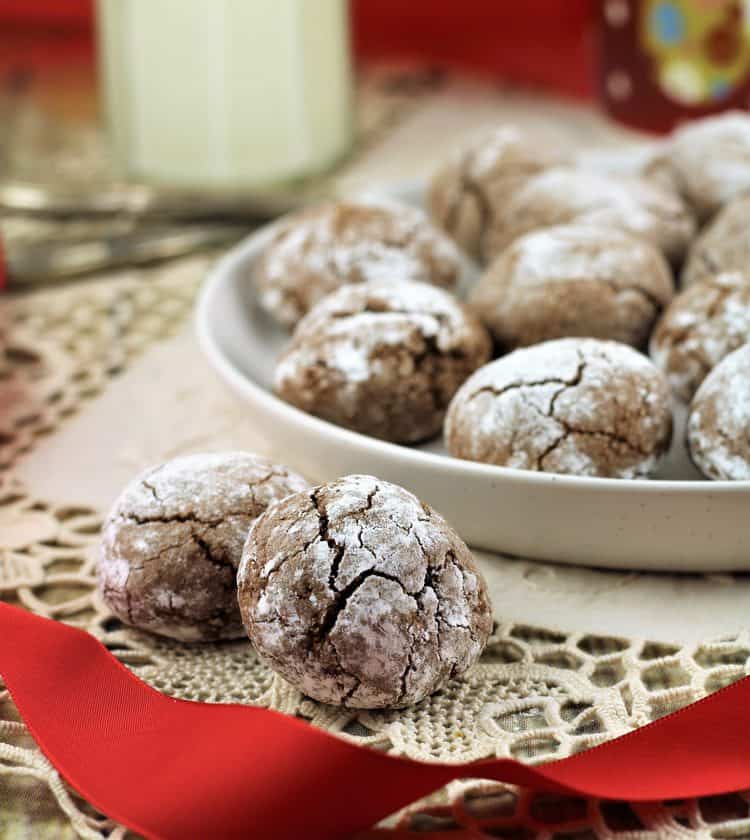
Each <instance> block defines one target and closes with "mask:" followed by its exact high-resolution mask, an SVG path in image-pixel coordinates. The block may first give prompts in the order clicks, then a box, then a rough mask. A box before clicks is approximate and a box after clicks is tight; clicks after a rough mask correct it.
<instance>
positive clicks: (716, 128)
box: [667, 111, 750, 219]
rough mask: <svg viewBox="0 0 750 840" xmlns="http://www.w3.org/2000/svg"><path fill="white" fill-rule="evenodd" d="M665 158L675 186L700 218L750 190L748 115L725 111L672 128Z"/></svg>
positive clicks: (749, 127) (749, 123) (749, 122)
mask: <svg viewBox="0 0 750 840" xmlns="http://www.w3.org/2000/svg"><path fill="white" fill-rule="evenodd" d="M667 160H668V163H669V166H670V168H671V170H672V173H673V178H674V181H675V183H676V185H677V187H678V189H679V190H680V191H681V192H682V194H683V195H684V196H685V197H686V198H687V200H688V201H689V202H690V204H691V205H692V206H693V207H694V208H695V210H696V212H697V213H698V215H699V217H700V218H702V219H707V218H710V217H711V216H712V215H713V214H714V213H715V212H716V211H717V210H719V209H720V208H721V207H722V206H723V205H724V204H726V203H727V202H729V201H731V200H732V199H733V198H736V197H737V196H738V195H741V194H742V193H745V192H747V191H748V190H750V116H749V115H748V114H747V113H745V112H744V111H728V112H726V113H724V114H719V115H718V116H713V117H706V118H705V119H702V120H695V121H693V122H688V123H686V124H685V125H684V126H681V127H680V128H678V129H677V131H675V133H674V135H673V137H672V139H671V141H670V143H669V145H668V154H667Z"/></svg>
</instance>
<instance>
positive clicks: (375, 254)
mask: <svg viewBox="0 0 750 840" xmlns="http://www.w3.org/2000/svg"><path fill="white" fill-rule="evenodd" d="M461 271H462V258H461V255H460V253H459V251H458V249H457V248H456V247H455V245H454V244H453V242H452V241H451V240H450V238H449V237H447V236H446V235H445V234H444V233H443V232H442V231H441V230H439V229H438V228H435V227H433V225H432V224H431V223H430V221H429V219H428V218H427V217H426V216H425V215H424V213H422V211H421V210H418V209H417V208H415V207H410V206H408V205H405V204H400V203H398V202H395V201H387V200H382V201H375V200H364V201H360V202H353V201H346V202H344V201H339V202H336V203H331V204H325V205H321V206H318V207H314V208H311V209H306V210H303V211H301V212H299V213H295V214H292V215H290V216H288V217H287V218H286V220H285V221H284V222H283V223H282V225H281V228H280V230H279V231H278V233H277V234H276V235H275V236H274V238H273V240H272V241H271V243H270V244H269V245H268V246H267V248H266V250H265V252H264V253H263V255H262V257H261V259H260V262H259V265H258V268H257V269H256V271H255V277H254V280H255V284H256V287H257V290H258V301H259V303H260V305H261V307H262V308H263V309H264V310H265V311H266V312H268V313H269V314H270V315H271V316H272V317H273V318H275V319H276V320H277V321H278V322H279V323H281V324H282V325H284V326H285V327H287V328H292V327H294V325H295V324H296V323H297V322H298V321H299V320H300V318H302V317H303V316H304V315H305V314H306V313H307V312H308V311H309V310H310V309H311V308H312V307H313V306H314V305H315V304H316V303H317V302H318V301H319V300H320V299H321V298H323V297H324V296H325V295H327V294H330V293H331V292H333V291H334V290H335V289H338V288H339V287H340V286H343V285H345V284H347V283H362V282H369V281H372V280H391V281H398V282H408V281H419V282H424V283H431V284H433V285H435V286H440V287H442V288H445V289H449V290H451V291H453V290H455V288H456V286H457V284H458V281H459V279H460V275H461Z"/></svg>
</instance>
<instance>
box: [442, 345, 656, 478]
mask: <svg viewBox="0 0 750 840" xmlns="http://www.w3.org/2000/svg"><path fill="white" fill-rule="evenodd" d="M671 436H672V413H671V410H670V394H669V385H668V383H667V380H666V378H665V376H664V374H663V373H662V372H661V371H660V370H658V369H657V368H656V367H654V365H652V364H651V362H650V361H649V360H648V359H647V358H646V357H645V356H643V355H641V354H640V353H638V352H637V351H635V350H633V349H632V348H631V347H628V346H626V345H624V344H617V343H615V342H613V341H598V340H597V339H591V338H563V339H559V340H557V341H547V342H545V343H544V344H537V345H535V346H534V347H526V348H523V349H521V350H516V351H514V352H513V353H511V354H510V355H508V356H504V357H503V358H501V359H497V360H496V361H494V362H492V363H490V364H488V365H485V366H484V367H483V368H481V369H480V370H478V371H477V372H476V373H475V374H474V375H473V376H472V377H470V378H469V379H468V380H467V382H466V383H464V385H463V386H462V387H461V388H460V390H459V391H458V393H457V394H456V396H455V397H454V398H453V402H452V403H451V405H450V408H449V410H448V414H447V416H446V420H445V438H446V445H447V447H448V449H449V451H450V453H451V454H452V455H455V456H456V457H458V458H465V459H467V460H470V461H482V462H484V463H488V464H498V465H500V466H505V467H514V468H516V469H525V470H538V471H542V472H552V473H568V474H571V475H585V476H601V477H607V478H640V477H643V476H648V475H650V474H651V473H652V472H653V471H654V469H655V468H656V466H657V464H658V462H659V459H660V457H661V456H662V455H663V454H665V453H666V451H667V449H668V448H669V443H670V440H671Z"/></svg>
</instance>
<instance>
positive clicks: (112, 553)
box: [98, 452, 308, 641]
mask: <svg viewBox="0 0 750 840" xmlns="http://www.w3.org/2000/svg"><path fill="white" fill-rule="evenodd" d="M307 486H308V485H307V482H306V481H305V480H304V479H303V478H302V477H301V476H298V475H296V474H295V473H292V472H291V471H289V470H287V469H286V468H285V467H282V466H280V465H278V464H274V463H273V462H271V461H268V460H267V459H265V458H262V457H260V456H256V455H253V454H251V453H246V452H228V453H209V454H200V455H189V456H185V457H182V458H177V459H175V460H173V461H169V462H167V463H165V464H162V465H160V466H158V467H154V468H152V469H150V470H147V471H146V472H144V473H143V474H142V475H141V476H139V477H138V478H137V479H135V480H134V481H133V482H131V484H130V485H128V487H126V489H125V490H124V491H123V493H122V494H121V496H120V497H119V498H118V500H117V501H116V503H115V505H114V507H113V509H112V511H111V513H110V515H109V517H108V519H107V521H106V523H105V525H104V528H103V532H102V542H101V551H100V561H99V567H98V573H99V585H100V589H101V591H102V594H103V597H104V599H105V601H106V602H107V603H108V605H109V606H110V608H111V609H112V610H113V612H114V613H115V614H116V615H118V616H119V617H120V618H121V619H122V620H123V621H125V622H126V623H128V624H133V625H135V626H137V627H141V628H142V629H145V630H149V631H151V632H154V633H160V634H162V635H167V636H171V637H172V638H178V639H181V640H183V641H194V640H197V639H204V640H209V639H217V638H236V637H237V636H239V635H242V625H241V623H240V620H239V612H238V609H237V606H236V600H235V593H234V581H235V570H236V568H237V566H238V564H239V561H240V557H241V553H242V547H243V544H244V542H245V538H246V536H247V532H248V530H249V528H250V526H251V524H252V522H253V520H254V519H255V518H256V517H257V516H259V515H260V514H261V513H262V512H263V511H264V510H265V509H266V508H267V507H268V506H269V504H270V503H271V502H272V501H274V500H276V499H280V498H283V497H285V496H287V495H288V494H289V493H292V492H297V491H299V490H303V489H306V488H307Z"/></svg>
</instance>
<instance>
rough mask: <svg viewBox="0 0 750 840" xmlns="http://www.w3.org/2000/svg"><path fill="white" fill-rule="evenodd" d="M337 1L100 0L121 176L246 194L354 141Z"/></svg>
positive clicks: (343, 8)
mask: <svg viewBox="0 0 750 840" xmlns="http://www.w3.org/2000/svg"><path fill="white" fill-rule="evenodd" d="M347 5H348V4H347V2H346V0H98V8H97V11H98V28H99V43H100V54H101V63H102V74H101V76H102V93H103V100H104V108H105V115H106V119H107V122H108V125H109V131H110V137H111V142H112V147H113V152H114V155H115V159H116V162H117V165H118V168H119V169H120V171H121V173H122V174H123V175H125V176H128V177H130V178H135V179H138V180H143V181H147V182H150V183H155V184H163V185H168V186H178V187H188V188H195V187H198V188H200V187H211V188H224V187H226V188H231V189H243V188H246V187H259V186H268V185H275V184H279V183H284V182H288V181H290V180H292V179H294V178H297V177H302V176H306V175H311V174H313V173H316V172H320V171H323V170H325V169H326V168H328V167H329V166H331V165H332V164H334V163H335V162H336V161H337V160H338V159H339V158H340V157H341V156H342V155H344V154H345V153H346V152H347V150H348V149H349V147H350V146H351V143H352V108H351V99H352V92H351V68H350V55H349V29H348V16H347Z"/></svg>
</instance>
